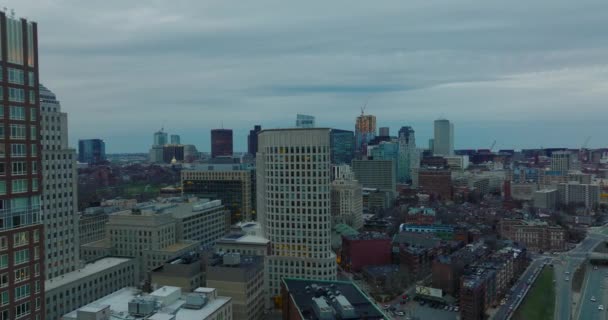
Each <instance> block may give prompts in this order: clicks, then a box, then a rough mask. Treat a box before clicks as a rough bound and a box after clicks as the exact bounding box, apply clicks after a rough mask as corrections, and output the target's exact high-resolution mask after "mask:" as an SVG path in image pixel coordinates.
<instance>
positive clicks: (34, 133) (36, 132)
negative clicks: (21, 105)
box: [30, 126, 38, 140]
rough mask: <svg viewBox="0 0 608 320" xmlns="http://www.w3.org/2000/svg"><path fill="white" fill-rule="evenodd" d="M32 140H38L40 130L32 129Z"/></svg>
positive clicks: (32, 127)
mask: <svg viewBox="0 0 608 320" xmlns="http://www.w3.org/2000/svg"><path fill="white" fill-rule="evenodd" d="M30 140H38V130H36V127H34V126H31V127H30Z"/></svg>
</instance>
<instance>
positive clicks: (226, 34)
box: [5, 1, 608, 153]
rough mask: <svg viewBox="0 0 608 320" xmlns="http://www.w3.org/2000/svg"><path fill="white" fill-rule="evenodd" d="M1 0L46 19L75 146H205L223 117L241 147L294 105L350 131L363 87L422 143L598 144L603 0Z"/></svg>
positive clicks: (384, 117)
mask: <svg viewBox="0 0 608 320" xmlns="http://www.w3.org/2000/svg"><path fill="white" fill-rule="evenodd" d="M5 5H6V6H7V7H8V8H14V9H15V12H16V16H27V17H29V18H30V19H31V20H33V21H37V22H38V23H39V24H41V25H44V26H45V28H44V29H43V30H42V32H43V34H41V42H40V53H41V56H42V57H43V59H41V62H40V67H41V74H42V79H41V82H44V83H46V84H48V85H49V86H50V87H52V88H53V90H54V91H55V92H56V93H57V94H58V95H59V96H61V97H62V100H63V105H64V109H65V110H66V112H68V113H70V114H71V115H72V116H71V117H72V118H73V120H72V122H73V123H74V125H73V129H71V130H70V140H71V141H72V143H75V141H78V140H79V139H86V138H101V139H104V140H105V141H106V142H107V143H108V152H109V153H115V152H145V149H146V148H145V147H143V146H145V145H148V141H149V136H150V133H151V132H154V131H156V130H158V128H160V127H162V126H163V125H164V126H165V127H166V128H167V129H168V131H170V132H172V133H174V132H175V133H177V134H180V135H181V136H182V137H183V138H184V139H183V140H184V141H188V142H187V143H192V144H195V145H196V146H197V147H199V149H201V150H208V149H209V145H208V144H209V142H208V141H209V136H208V134H209V133H208V130H209V129H211V128H214V127H218V126H219V124H220V123H221V122H222V121H223V122H224V127H226V128H232V129H233V130H234V132H235V136H234V137H235V150H240V151H244V150H246V136H247V132H248V130H249V128H250V127H251V126H253V125H254V124H261V125H262V126H263V127H265V128H279V127H287V126H291V123H292V122H293V114H295V113H298V112H304V113H306V114H311V115H314V116H316V117H317V122H318V123H317V126H319V127H331V128H338V129H346V130H353V124H352V122H353V121H354V118H355V117H356V116H357V114H358V111H359V108H360V107H361V106H362V105H363V104H364V103H365V101H367V100H369V104H368V108H367V112H368V113H370V114H374V115H375V116H376V117H377V118H378V126H383V127H387V126H388V127H391V131H392V132H395V130H397V129H398V128H400V127H401V126H404V125H408V126H412V127H413V128H414V130H416V132H417V134H418V136H419V141H426V140H427V139H428V138H429V137H430V136H431V134H430V130H431V127H432V121H433V120H435V119H437V118H438V117H445V118H447V119H450V120H451V121H452V122H454V123H456V124H457V125H458V132H457V134H456V137H455V148H457V149H459V148H484V147H485V148H487V147H488V146H489V145H491V144H492V141H493V140H497V147H498V148H509V149H512V148H532V147H539V146H541V145H542V146H567V147H580V145H581V144H582V143H583V141H584V140H585V138H586V137H587V136H591V137H592V139H591V141H590V143H589V146H590V147H600V146H603V145H602V141H601V140H600V137H601V132H602V131H601V129H602V127H603V124H602V122H601V120H602V119H605V118H606V117H607V116H608V114H607V113H608V112H607V111H606V110H605V109H606V108H605V107H604V106H603V104H604V102H603V101H605V100H606V98H607V97H608V93H607V92H606V91H605V90H601V88H603V87H605V85H606V84H607V83H608V73H607V72H606V70H607V69H606V67H605V58H604V57H605V56H606V51H608V43H607V42H606V39H605V37H604V36H603V34H602V32H601V30H602V26H603V22H604V21H606V19H607V18H608V17H606V15H607V12H608V10H605V9H607V8H608V4H604V3H591V2H587V1H585V2H583V3H580V4H577V6H576V7H575V8H572V6H570V5H568V3H566V2H561V1H558V2H555V1H551V2H548V1H541V2H536V3H534V4H529V3H526V5H525V6H519V5H516V4H513V3H501V4H490V3H486V2H483V1H472V2H470V3H467V4H460V5H459V6H458V7H454V6H446V5H445V4H441V3H439V4H422V3H420V2H409V3H401V2H383V3H380V4H371V3H370V4H368V5H361V6H350V7H348V8H347V10H344V6H342V5H338V4H332V5H325V4H323V10H319V8H321V3H318V2H317V3H315V2H312V3H307V4H298V5H293V4H290V5H285V4H283V3H274V2H268V5H271V6H272V7H274V8H275V10H273V12H268V11H267V10H266V9H265V8H267V7H268V6H265V5H260V4H259V3H256V4H248V5H241V6H239V7H238V8H234V6H232V5H230V4H225V3H205V4H200V3H197V2H186V1H184V2H180V3H178V4H165V3H160V2H159V3H156V4H149V3H146V4H133V3H122V2H112V1H109V2H104V3H98V4H90V3H76V4H73V5H71V6H70V7H69V8H70V9H69V10H66V7H65V6H63V5H61V3H60V2H45V3H43V4H41V3H40V2H39V1H8V2H7V3H6V4H5ZM319 12H322V14H319ZM296 13H297V14H296ZM582 16H584V17H586V18H585V19H578V20H576V21H573V20H572V18H567V17H582ZM294 17H297V18H294ZM363 17H364V18H365V19H361V18H363ZM556 17H559V18H556ZM573 26H576V28H574V27H573ZM67 28H69V30H68V29H67ZM345 30H346V31H345ZM320 31H322V32H320ZM91 34H95V35H96V36H95V37H91ZM541 40H542V41H541ZM152 48H154V49H155V50H151V49H152ZM92 62H94V63H92ZM277 65H280V67H276V66H277ZM148 79H149V80H148ZM328 107H331V110H332V112H331V113H327V110H328ZM116 114H121V116H120V117H115V116H114V115H116ZM142 115H143V116H142ZM197 115H198V116H197ZM135 120H136V121H135ZM110 128H111V130H106V129H110ZM427 133H429V134H427Z"/></svg>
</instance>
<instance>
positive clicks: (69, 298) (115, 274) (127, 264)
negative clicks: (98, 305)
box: [44, 257, 139, 319]
mask: <svg viewBox="0 0 608 320" xmlns="http://www.w3.org/2000/svg"><path fill="white" fill-rule="evenodd" d="M138 272H139V266H137V261H136V260H135V259H127V258H116V257H110V258H104V259H100V260H97V261H95V262H93V263H89V264H86V265H85V266H84V267H82V268H80V269H78V270H75V271H72V272H68V273H66V274H64V275H62V276H59V277H55V278H52V279H49V280H47V281H45V292H44V295H45V299H46V317H45V318H46V319H60V318H61V316H62V315H64V314H66V313H68V312H70V311H72V310H74V309H76V308H78V307H80V306H83V305H85V304H87V303H90V302H92V301H95V300H97V299H99V298H101V297H103V296H105V295H108V294H110V293H112V292H114V291H117V290H120V289H121V288H123V287H125V286H135V285H137V284H138V283H139V276H138Z"/></svg>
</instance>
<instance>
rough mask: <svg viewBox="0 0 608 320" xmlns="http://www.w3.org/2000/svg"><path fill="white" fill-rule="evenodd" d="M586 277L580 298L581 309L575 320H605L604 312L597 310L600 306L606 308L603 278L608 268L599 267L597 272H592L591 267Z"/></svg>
mask: <svg viewBox="0 0 608 320" xmlns="http://www.w3.org/2000/svg"><path fill="white" fill-rule="evenodd" d="M587 272H588V275H587V277H586V279H585V284H584V288H585V291H584V292H583V295H582V297H581V308H580V309H579V314H578V317H577V319H585V320H587V319H589V320H591V319H602V320H604V319H606V311H600V310H598V309H597V308H598V306H599V305H600V304H602V305H604V306H608V305H607V304H606V301H607V299H608V292H607V290H606V289H607V288H608V287H607V286H606V282H607V280H606V279H607V278H606V277H605V275H606V272H608V267H599V268H598V270H593V268H592V267H589V268H588V269H587ZM592 297H593V298H595V300H596V301H591V298H592Z"/></svg>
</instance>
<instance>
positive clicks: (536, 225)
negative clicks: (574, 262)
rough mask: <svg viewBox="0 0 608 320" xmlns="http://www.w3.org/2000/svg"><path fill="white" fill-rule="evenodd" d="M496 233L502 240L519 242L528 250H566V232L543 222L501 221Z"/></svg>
mask: <svg viewBox="0 0 608 320" xmlns="http://www.w3.org/2000/svg"><path fill="white" fill-rule="evenodd" d="M498 233H499V235H500V236H501V237H502V238H504V239H510V240H513V241H516V242H519V243H521V244H523V245H524V246H526V247H527V248H528V249H530V250H543V251H553V250H558V251H559V250H565V249H566V230H564V228H562V227H560V226H553V225H549V224H548V223H547V222H543V221H537V220H521V219H502V220H501V221H500V223H499V227H498Z"/></svg>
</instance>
